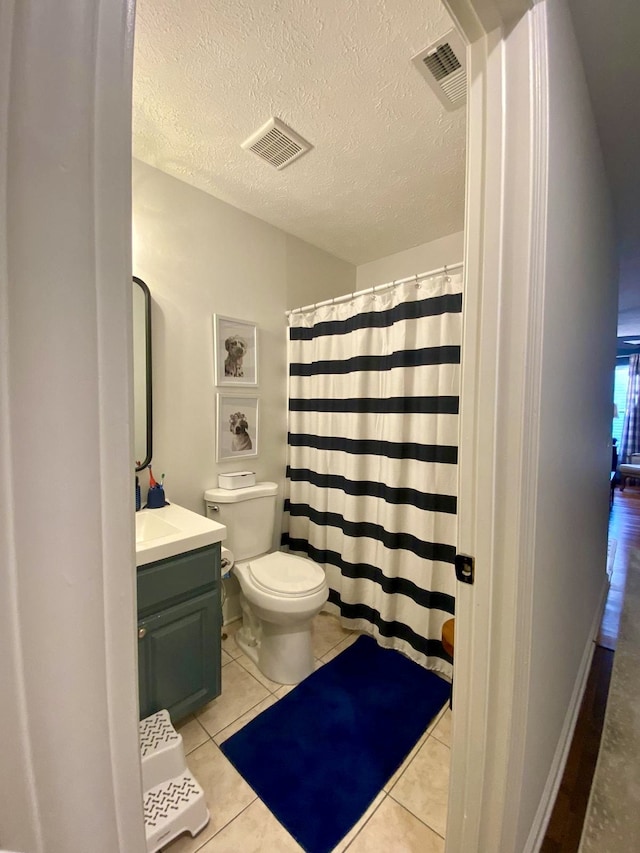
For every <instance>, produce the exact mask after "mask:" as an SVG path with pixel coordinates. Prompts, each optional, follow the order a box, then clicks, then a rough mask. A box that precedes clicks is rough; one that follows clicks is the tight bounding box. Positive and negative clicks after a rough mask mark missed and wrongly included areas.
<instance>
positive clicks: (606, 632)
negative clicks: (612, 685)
mask: <svg viewBox="0 0 640 853" xmlns="http://www.w3.org/2000/svg"><path fill="white" fill-rule="evenodd" d="M609 539H610V540H615V542H616V553H615V560H614V567H613V574H612V576H611V587H610V589H609V595H608V596H607V603H606V606H605V611H604V614H603V617H602V623H601V626H600V635H599V637H598V645H597V646H596V650H595V653H594V656H593V663H592V665H591V670H590V673H589V680H588V682H587V688H586V691H585V695H584V698H583V701H582V705H581V707H580V714H579V716H578V722H577V724H576V730H575V733H574V736H573V740H572V742H571V749H570V751H569V757H568V759H567V765H566V767H565V771H564V775H563V777H562V783H561V785H560V790H559V791H558V796H557V798H556V803H555V806H554V809H553V813H552V815H551V820H550V821H549V826H548V828H547V833H546V835H545V838H544V841H543V843H542V847H541V848H540V851H541V853H575V851H577V850H578V847H579V845H580V836H581V834H582V825H583V823H584V816H585V813H586V809H587V803H588V800H589V792H590V789H591V782H592V779H593V773H594V770H595V766H596V760H597V758H598V748H599V746H600V737H601V735H602V726H603V723H604V713H605V709H606V704H607V695H608V692H609V682H610V681H611V669H612V666H613V657H614V650H615V644H616V640H617V637H618V629H619V624H620V613H621V610H622V602H623V597H624V584H625V580H626V575H627V566H628V562H629V552H630V549H632V548H640V489H638V488H634V489H630V488H629V487H627V488H626V489H625V491H624V492H620V491H619V490H617V489H616V492H615V498H614V502H613V507H612V510H611V516H610V519H609Z"/></svg>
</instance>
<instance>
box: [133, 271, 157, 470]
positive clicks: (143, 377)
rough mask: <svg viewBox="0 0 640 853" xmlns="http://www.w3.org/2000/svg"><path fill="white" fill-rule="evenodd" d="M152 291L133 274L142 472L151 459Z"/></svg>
mask: <svg viewBox="0 0 640 853" xmlns="http://www.w3.org/2000/svg"><path fill="white" fill-rule="evenodd" d="M151 397H152V395H151V294H150V293H149V288H148V287H147V285H146V284H145V283H144V281H142V279H140V278H136V277H135V276H134V277H133V401H134V411H133V414H134V420H133V423H134V441H133V447H134V456H133V458H134V462H135V469H136V471H142V469H143V468H146V467H147V465H149V463H150V462H151V453H152V433H153V430H152V407H151Z"/></svg>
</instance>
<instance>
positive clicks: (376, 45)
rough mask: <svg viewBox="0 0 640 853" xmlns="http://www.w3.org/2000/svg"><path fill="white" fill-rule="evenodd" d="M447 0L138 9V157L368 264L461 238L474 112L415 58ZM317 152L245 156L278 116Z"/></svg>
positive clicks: (436, 31)
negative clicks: (433, 83) (444, 94)
mask: <svg viewBox="0 0 640 853" xmlns="http://www.w3.org/2000/svg"><path fill="white" fill-rule="evenodd" d="M450 28H451V20H450V18H449V17H448V15H447V13H446V12H445V10H444V8H443V6H442V4H441V3H440V0H317V2H311V0H278V2H275V0H270V1H269V2H268V0H190V2H184V0H138V3H137V13H136V50H135V70H134V112H133V119H134V141H133V146H134V147H133V151H134V156H135V157H138V158H139V159H141V160H143V161H144V162H146V163H149V164H150V165H152V166H156V167H157V168H158V169H161V170H162V171H164V172H167V173H168V174H170V175H174V176H176V177H178V178H180V179H182V180H184V181H186V182H187V183H189V184H192V185H193V186H196V187H199V188H200V189H202V190H205V191H206V192H208V193H211V194H212V195H214V196H216V197H217V198H220V199H222V200H224V201H227V202H229V203H231V204H233V205H235V206H236V207H239V208H240V209H242V210H245V211H247V212H249V213H252V214H254V215H255V216H258V217H260V218H261V219H264V220H266V221H267V222H270V223H272V224H273V225H276V226H278V227H279V228H283V229H284V230H285V231H288V232H289V233H291V234H294V235H296V236H298V237H301V238H302V239H304V240H307V241H308V242H310V243H313V244H314V245H316V246H319V247H321V248H323V249H326V250H327V251H329V252H331V253H332V254H334V255H336V256H338V257H340V258H344V259H345V260H348V261H351V262H352V263H355V264H359V263H364V262H366V261H370V260H373V259H375V258H379V257H383V256H385V255H388V254H391V253H393V252H398V251H401V250H402V249H407V248H409V247H411V246H416V245H419V244H420V243H424V242H427V241H429V240H434V239H436V238H438V237H442V236H444V235H445V234H450V233H452V232H454V231H460V230H461V229H462V227H463V213H464V168H465V158H464V146H465V109H464V107H463V108H461V109H459V110H457V111H456V112H452V113H451V112H446V111H445V110H444V109H443V108H442V106H441V105H440V102H439V101H438V100H437V98H436V97H435V95H434V94H433V93H432V92H431V90H430V88H429V86H428V84H427V83H426V81H425V80H424V79H423V78H422V77H421V76H420V74H419V73H418V72H417V70H416V69H415V68H414V67H413V66H412V64H411V62H410V60H411V57H412V56H413V55H414V54H416V53H417V52H418V51H419V50H421V49H423V48H424V47H426V46H427V45H429V44H430V43H431V42H432V41H434V40H435V39H436V38H438V37H439V36H441V35H443V34H444V33H445V32H446V31H447V30H448V29H450ZM271 115H275V116H277V117H278V118H280V119H282V120H283V121H285V122H286V123H287V124H289V125H290V126H291V127H292V128H293V129H294V130H295V131H297V132H298V133H299V134H301V135H302V136H303V137H305V138H306V139H308V140H309V142H311V143H312V144H313V146H314V149H313V150H312V151H311V152H310V153H309V154H306V155H305V156H304V157H301V158H300V159H299V160H297V161H296V162H295V163H292V164H291V166H289V167H287V168H286V169H284V170H282V171H280V172H278V171H276V170H275V169H273V167H271V166H269V165H268V164H266V163H263V162H262V161H261V160H259V159H258V158H257V157H256V156H255V155H253V154H251V153H250V152H247V151H243V150H242V149H241V148H240V144H241V143H242V142H243V141H244V140H245V139H246V138H247V137H248V136H249V135H250V134H251V133H252V132H253V131H255V130H256V129H257V128H258V127H260V126H261V125H262V124H264V122H265V121H266V120H267V119H268V118H269V117H270V116H271Z"/></svg>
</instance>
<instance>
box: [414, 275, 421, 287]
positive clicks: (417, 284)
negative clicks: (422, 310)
mask: <svg viewBox="0 0 640 853" xmlns="http://www.w3.org/2000/svg"><path fill="white" fill-rule="evenodd" d="M414 278H415V280H416V287H417V288H419V287H420V282H419V281H418V273H416V274H415V275H414Z"/></svg>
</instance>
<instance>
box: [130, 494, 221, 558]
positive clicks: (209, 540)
mask: <svg viewBox="0 0 640 853" xmlns="http://www.w3.org/2000/svg"><path fill="white" fill-rule="evenodd" d="M226 535H227V528H226V527H225V526H224V524H218V522H217V521H211V519H209V518H205V517H204V516H203V515H198V513H197V512H192V511H191V510H190V509H185V508H184V507H182V506H178V505H177V504H170V505H168V506H163V507H160V509H141V510H139V511H138V512H137V513H136V566H145V565H147V563H155V562H156V560H164V559H166V558H167V557H175V556H176V555H178V554H183V553H184V552H185V551H193V550H195V549H196V548H204V547H205V546H206V545H214V544H215V543H216V542H222V540H223V539H224V538H225V537H226Z"/></svg>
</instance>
